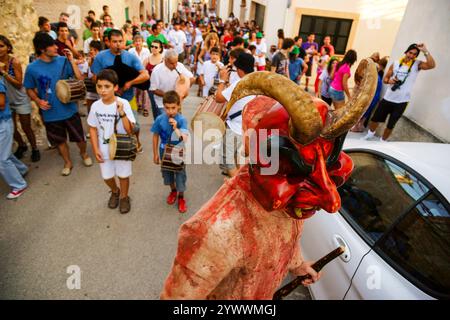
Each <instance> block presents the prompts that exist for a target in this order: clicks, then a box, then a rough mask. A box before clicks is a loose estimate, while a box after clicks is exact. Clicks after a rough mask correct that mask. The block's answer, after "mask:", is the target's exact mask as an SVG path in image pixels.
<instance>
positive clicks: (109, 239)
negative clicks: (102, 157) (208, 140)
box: [0, 85, 309, 299]
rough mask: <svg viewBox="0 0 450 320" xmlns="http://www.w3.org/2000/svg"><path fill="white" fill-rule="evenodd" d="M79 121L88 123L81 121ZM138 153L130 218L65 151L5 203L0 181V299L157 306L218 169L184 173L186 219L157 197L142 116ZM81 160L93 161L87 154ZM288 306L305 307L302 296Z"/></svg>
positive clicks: (189, 109)
mask: <svg viewBox="0 0 450 320" xmlns="http://www.w3.org/2000/svg"><path fill="white" fill-rule="evenodd" d="M196 89H197V86H195V85H194V86H193V88H192V89H191V94H190V96H189V97H188V98H187V99H186V101H185V104H184V107H183V112H184V114H185V115H186V117H187V118H188V120H189V121H190V119H191V117H192V116H193V113H194V112H195V110H196V108H197V106H198V104H199V102H200V101H201V99H200V98H197V97H196V96H195V94H196ZM82 119H83V122H85V121H86V120H85V119H86V118H82ZM140 121H141V139H142V142H143V145H144V153H143V154H140V155H138V157H137V159H136V161H135V162H134V164H133V176H132V178H131V188H130V197H131V199H132V202H131V205H132V209H131V212H130V213H128V214H126V215H121V214H120V213H119V211H118V209H117V210H111V209H108V208H107V200H108V197H109V193H108V190H107V187H106V186H105V185H104V183H103V182H102V180H101V176H100V169H99V167H98V164H95V165H94V166H93V167H90V168H85V167H83V164H82V162H81V159H80V157H79V155H78V149H77V148H76V145H74V144H71V145H70V149H71V156H72V159H73V161H74V169H73V171H72V174H71V175H70V176H69V177H62V176H61V175H60V171H61V169H62V166H63V163H62V160H61V159H60V157H59V156H58V153H57V151H56V150H46V148H47V147H46V140H45V139H43V138H41V139H40V140H39V141H40V149H41V154H42V159H41V161H40V162H38V163H36V164H35V163H31V162H30V161H29V153H27V154H26V155H25V157H24V162H26V163H27V164H28V165H30V172H29V174H28V176H27V181H28V182H29V189H28V190H27V191H26V192H25V193H24V195H23V196H21V197H20V198H18V199H17V200H13V201H7V200H6V199H5V198H4V196H5V195H6V193H7V192H8V191H9V190H8V188H7V186H6V185H5V184H4V182H3V181H1V182H0V195H1V198H0V299H158V298H159V293H160V291H161V288H162V286H163V283H164V280H165V278H166V276H167V274H168V272H169V270H170V267H171V265H172V261H173V257H174V255H175V251H176V245H177V233H178V228H179V226H180V225H181V224H182V223H183V222H184V221H186V220H187V219H188V218H189V217H191V216H192V215H193V214H194V213H195V212H196V211H197V210H198V209H199V208H200V207H201V206H202V204H204V203H205V202H206V201H207V200H208V199H209V198H211V196H213V195H214V193H215V192H216V191H217V190H218V188H219V187H220V186H221V184H222V182H223V176H222V175H220V171H219V169H218V167H217V166H216V165H189V166H188V167H187V176H188V181H187V192H186V199H187V204H188V212H187V213H186V214H180V213H178V210H177V209H176V206H168V205H167V204H166V203H165V198H166V196H167V194H168V191H169V188H168V187H165V186H163V183H162V179H161V174H160V170H159V166H156V165H154V164H153V161H152V157H151V147H152V146H151V134H150V127H151V124H152V123H153V119H152V117H148V118H144V117H142V116H140ZM89 152H90V154H91V155H92V152H91V148H90V146H89ZM69 266H78V267H79V268H80V270H81V289H79V290H76V289H75V290H69V289H68V287H67V284H66V281H67V279H68V278H69V276H70V275H71V274H69V273H67V270H68V267H69ZM289 299H309V294H308V290H306V289H304V288H300V289H299V290H298V291H296V292H294V293H292V294H291V296H290V297H289Z"/></svg>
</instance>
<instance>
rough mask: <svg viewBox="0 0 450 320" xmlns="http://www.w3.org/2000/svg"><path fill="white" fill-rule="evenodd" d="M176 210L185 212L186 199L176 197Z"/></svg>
mask: <svg viewBox="0 0 450 320" xmlns="http://www.w3.org/2000/svg"><path fill="white" fill-rule="evenodd" d="M178 211H179V212H180V213H185V212H186V211H187V206H186V200H184V198H178Z"/></svg>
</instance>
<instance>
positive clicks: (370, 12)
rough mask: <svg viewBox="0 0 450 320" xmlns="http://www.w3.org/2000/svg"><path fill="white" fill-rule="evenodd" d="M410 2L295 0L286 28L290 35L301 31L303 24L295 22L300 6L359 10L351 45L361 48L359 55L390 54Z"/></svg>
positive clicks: (403, 0)
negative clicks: (376, 52) (299, 29)
mask: <svg viewBox="0 0 450 320" xmlns="http://www.w3.org/2000/svg"><path fill="white" fill-rule="evenodd" d="M406 4H407V0H391V1H386V0H340V1H335V0H320V1H314V0H293V1H292V6H291V9H290V10H288V14H287V15H286V22H285V30H284V31H285V35H286V36H289V37H294V36H296V35H297V34H298V28H299V27H300V26H299V25H296V24H295V17H296V11H297V10H296V9H297V8H308V9H320V10H327V11H338V12H346V13H356V14H359V21H358V22H357V29H356V35H355V38H354V41H353V44H352V45H351V48H352V49H355V50H356V51H357V52H358V56H359V57H367V56H370V55H371V54H372V53H373V52H375V51H378V52H380V54H381V55H382V56H383V55H388V54H389V53H390V52H391V49H392V46H393V44H394V41H395V37H396V35H397V31H398V28H399V27H400V23H401V20H402V17H403V14H404V10H405V7H406ZM354 26H355V23H354V25H353V27H354ZM349 49H350V47H349ZM358 60H359V59H358Z"/></svg>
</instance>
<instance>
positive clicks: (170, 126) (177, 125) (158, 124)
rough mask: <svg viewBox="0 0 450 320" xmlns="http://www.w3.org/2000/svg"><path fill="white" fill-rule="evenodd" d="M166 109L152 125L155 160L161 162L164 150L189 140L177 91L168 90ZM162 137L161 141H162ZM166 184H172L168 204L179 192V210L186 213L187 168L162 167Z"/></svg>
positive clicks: (174, 199) (164, 98) (164, 102)
mask: <svg viewBox="0 0 450 320" xmlns="http://www.w3.org/2000/svg"><path fill="white" fill-rule="evenodd" d="M163 104H164V111H165V112H163V113H162V114H160V115H159V116H158V117H157V118H156V120H155V123H154V124H153V126H152V129H151V132H153V162H154V163H155V164H160V163H161V161H163V162H164V159H163V156H164V150H165V149H166V150H167V149H168V148H170V146H176V145H178V144H179V143H180V142H185V141H187V138H188V134H189V131H188V128H187V121H186V118H185V117H184V116H183V115H182V114H181V113H180V110H181V102H180V96H179V95H178V93H177V92H176V91H168V92H166V93H165V94H164V97H163ZM160 138H161V143H160V141H159V140H160ZM167 145H169V146H167ZM161 172H162V176H163V180H164V185H168V186H170V194H169V196H168V197H167V203H168V204H174V203H175V201H176V200H177V193H178V211H179V212H180V213H184V212H186V210H187V206H186V201H185V199H184V191H185V190H186V168H185V167H184V165H183V167H182V169H181V170H180V171H172V170H168V169H164V167H163V168H161Z"/></svg>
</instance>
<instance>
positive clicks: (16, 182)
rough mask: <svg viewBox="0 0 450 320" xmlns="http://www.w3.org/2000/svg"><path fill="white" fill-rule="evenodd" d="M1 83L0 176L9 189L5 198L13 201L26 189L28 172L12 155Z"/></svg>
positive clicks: (9, 120) (0, 83)
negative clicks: (25, 176) (25, 177)
mask: <svg viewBox="0 0 450 320" xmlns="http://www.w3.org/2000/svg"><path fill="white" fill-rule="evenodd" d="M3 81H4V80H3V78H0V176H2V177H3V179H4V180H5V182H6V183H7V184H8V185H9V186H10V188H11V192H10V193H9V194H8V195H7V196H6V198H7V199H15V198H17V197H20V196H21V195H22V194H23V192H24V191H25V189H26V188H27V183H26V182H25V180H24V179H23V176H24V175H25V174H26V173H27V172H28V167H27V166H26V165H25V164H23V163H22V162H21V161H20V160H17V158H16V157H15V156H14V155H13V153H12V144H13V132H14V127H13V122H12V118H11V110H10V109H9V104H8V99H7V97H6V86H5V84H4V82H3Z"/></svg>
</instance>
